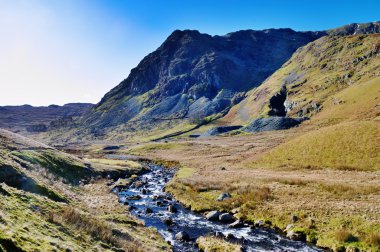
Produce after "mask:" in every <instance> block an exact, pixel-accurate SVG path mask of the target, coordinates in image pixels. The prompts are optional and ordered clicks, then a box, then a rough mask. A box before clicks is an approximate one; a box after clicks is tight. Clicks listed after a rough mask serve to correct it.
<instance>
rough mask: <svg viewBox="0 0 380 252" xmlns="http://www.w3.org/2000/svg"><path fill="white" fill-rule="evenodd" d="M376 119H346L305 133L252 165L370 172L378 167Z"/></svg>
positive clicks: (378, 136) (379, 135)
mask: <svg viewBox="0 0 380 252" xmlns="http://www.w3.org/2000/svg"><path fill="white" fill-rule="evenodd" d="M379 139H380V129H379V126H378V124H377V123H376V122H373V121H364V122H347V123H341V124H338V125H334V126H329V127H325V128H322V129H320V130H316V131H312V132H310V133H306V134H304V135H302V136H300V137H298V138H296V139H294V140H291V141H289V142H287V143H284V144H282V145H280V146H279V147H277V148H275V149H273V150H272V151H270V152H268V153H267V154H265V155H263V156H262V157H261V158H259V159H258V160H257V161H255V162H254V163H253V164H252V166H253V167H268V168H282V169H285V168H286V169H288V168H294V169H301V168H306V169H324V168H331V169H337V170H355V171H369V170H379V169H380V165H379V164H380V156H379V153H380V149H379V148H380V147H379V145H378V141H379Z"/></svg>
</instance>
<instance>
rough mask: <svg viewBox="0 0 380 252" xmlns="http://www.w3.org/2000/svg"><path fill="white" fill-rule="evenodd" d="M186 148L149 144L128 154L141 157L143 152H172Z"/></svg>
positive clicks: (175, 145)
mask: <svg viewBox="0 0 380 252" xmlns="http://www.w3.org/2000/svg"><path fill="white" fill-rule="evenodd" d="M184 147H186V146H185V145H182V144H179V143H149V144H144V145H141V146H135V147H132V148H130V149H129V150H128V151H127V152H128V153H129V154H132V155H140V154H141V153H143V152H149V151H156V150H172V149H177V150H178V149H180V148H184Z"/></svg>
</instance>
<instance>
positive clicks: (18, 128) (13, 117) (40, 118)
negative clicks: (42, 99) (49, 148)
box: [0, 103, 93, 133]
mask: <svg viewBox="0 0 380 252" xmlns="http://www.w3.org/2000/svg"><path fill="white" fill-rule="evenodd" d="M92 107H93V104H90V103H68V104H65V105H63V106H58V105H50V106H47V107H33V106H30V105H22V106H3V107H0V128H4V129H8V130H11V131H13V132H20V133H32V132H41V131H46V130H48V129H50V128H57V127H60V126H67V124H68V122H70V121H72V120H73V119H75V118H76V117H79V116H82V115H83V114H84V113H86V112H87V111H88V110H89V109H91V108H92Z"/></svg>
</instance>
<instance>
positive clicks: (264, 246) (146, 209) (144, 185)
mask: <svg viewBox="0 0 380 252" xmlns="http://www.w3.org/2000/svg"><path fill="white" fill-rule="evenodd" d="M149 167H150V171H149V172H148V173H146V174H144V175H141V176H140V177H139V178H138V179H137V180H135V181H134V182H133V184H132V185H131V186H130V187H129V188H127V189H124V190H121V191H119V192H118V195H119V201H120V202H121V203H122V204H126V205H129V208H130V211H131V213H132V214H133V215H135V216H136V217H137V218H139V219H141V220H143V221H144V222H145V225H146V226H148V227H155V228H156V229H157V230H158V232H159V233H160V234H161V235H162V236H163V238H164V239H165V240H166V241H167V242H168V243H170V244H171V245H172V249H173V251H181V252H182V251H199V250H198V248H197V246H196V244H195V240H196V239H197V238H198V237H200V236H204V235H207V234H212V235H217V236H220V237H224V238H225V237H228V238H229V240H230V241H232V242H234V243H238V244H240V245H241V246H242V247H243V251H323V250H321V249H318V248H316V247H314V246H311V245H309V244H306V243H303V242H298V241H292V240H289V239H287V238H285V237H283V236H281V235H279V234H277V233H275V232H274V231H272V230H269V229H264V228H253V229H252V228H251V227H250V226H248V225H244V226H243V227H240V228H231V227H229V226H228V224H225V223H221V222H219V221H209V220H207V219H206V218H205V217H204V216H203V215H201V214H198V213H195V212H193V211H191V210H189V209H187V208H185V207H183V206H182V205H181V204H180V203H179V202H178V201H176V200H175V199H173V198H172V196H171V195H170V194H168V193H166V192H164V186H165V184H166V183H167V182H168V181H169V180H170V179H171V178H173V176H174V174H175V170H174V169H166V168H163V167H161V166H157V165H153V164H150V165H149ZM169 205H172V206H173V208H174V209H175V212H170V211H168V206H169ZM170 222H172V224H171V223H170ZM167 224H170V225H167ZM180 231H185V232H186V233H187V234H188V235H189V238H190V239H189V241H179V240H176V239H175V235H176V234H177V233H178V232H180ZM225 239H226V238H225Z"/></svg>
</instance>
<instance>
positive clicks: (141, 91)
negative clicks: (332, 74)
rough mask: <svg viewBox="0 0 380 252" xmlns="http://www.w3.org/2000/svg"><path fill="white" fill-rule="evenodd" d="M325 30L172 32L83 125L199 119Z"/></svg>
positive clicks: (236, 96) (227, 104)
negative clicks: (220, 32)
mask: <svg viewBox="0 0 380 252" xmlns="http://www.w3.org/2000/svg"><path fill="white" fill-rule="evenodd" d="M324 34H325V33H324V32H295V31H293V30H291V29H269V30H263V31H253V30H245V31H238V32H234V33H230V34H227V35H225V36H210V35H207V34H201V33H199V32H198V31H191V30H185V31H179V30H177V31H174V32H173V33H172V34H171V35H170V36H169V37H168V38H167V39H166V41H165V42H164V43H163V44H162V45H161V46H160V47H159V48H158V49H157V50H156V51H154V52H153V53H151V54H149V55H148V56H146V57H145V58H144V59H143V60H142V61H141V62H140V64H139V65H138V66H137V67H136V68H134V69H133V70H132V71H131V73H130V75H129V76H128V78H127V79H125V80H124V81H122V82H121V83H120V84H119V85H118V86H116V87H115V88H114V89H112V90H111V91H110V92H108V93H107V94H106V95H105V96H104V97H103V99H102V100H101V102H100V103H99V104H97V105H96V107H95V108H94V109H93V110H91V112H90V113H87V114H86V115H85V117H84V118H83V123H85V124H86V125H91V126H93V127H95V126H96V127H101V128H102V127H107V126H116V125H119V124H125V123H127V122H131V121H138V122H141V121H144V122H152V121H157V120H170V119H184V118H190V119H191V118H203V117H206V116H209V115H213V114H217V113H219V112H221V111H224V110H225V109H227V108H229V107H230V106H232V105H233V104H235V103H237V102H238V101H240V100H241V96H242V94H243V92H246V91H248V90H250V89H251V88H253V87H256V86H258V85H259V84H260V83H261V82H262V81H264V80H265V79H266V78H267V77H268V76H270V75H271V74H272V73H273V72H274V71H275V70H277V69H278V68H279V67H281V65H282V64H283V63H285V61H286V60H287V59H289V58H290V56H291V55H292V54H293V53H294V51H295V50H296V49H297V48H299V47H300V46H303V45H306V44H307V43H309V42H310V41H313V40H315V39H317V38H319V37H321V36H323V35H324Z"/></svg>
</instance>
